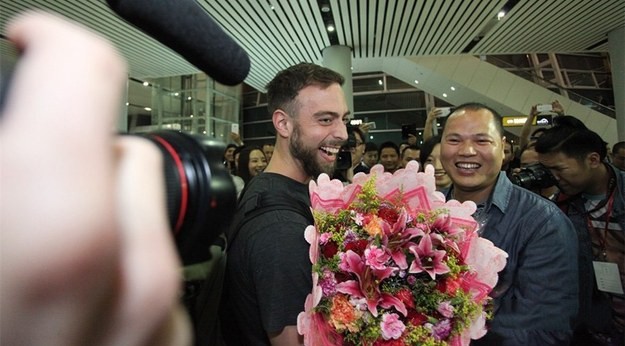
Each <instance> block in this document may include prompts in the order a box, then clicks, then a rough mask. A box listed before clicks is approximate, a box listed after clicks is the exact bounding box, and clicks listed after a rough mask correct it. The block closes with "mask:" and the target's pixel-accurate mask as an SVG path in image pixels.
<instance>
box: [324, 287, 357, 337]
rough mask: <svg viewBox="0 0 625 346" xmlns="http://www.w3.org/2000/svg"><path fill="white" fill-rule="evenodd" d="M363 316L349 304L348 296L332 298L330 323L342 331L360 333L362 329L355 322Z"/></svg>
mask: <svg viewBox="0 0 625 346" xmlns="http://www.w3.org/2000/svg"><path fill="white" fill-rule="evenodd" d="M361 316H362V311H360V310H356V308H355V307H354V306H353V305H352V304H350V303H349V301H348V300H347V296H345V295H343V294H337V295H335V296H334V297H333V298H332V308H331V309H330V323H332V325H333V326H334V328H336V330H338V331H341V330H344V329H346V328H347V329H348V330H349V331H350V332H358V330H359V329H360V328H359V327H358V325H357V324H356V323H354V322H357V320H358V319H359V318H360V317H361Z"/></svg>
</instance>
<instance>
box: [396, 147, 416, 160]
mask: <svg viewBox="0 0 625 346" xmlns="http://www.w3.org/2000/svg"><path fill="white" fill-rule="evenodd" d="M406 150H421V148H419V147H418V146H416V145H408V146H407V147H405V148H404V150H402V151H401V154H400V156H399V157H400V158H401V159H402V160H403V158H404V153H405V152H406Z"/></svg>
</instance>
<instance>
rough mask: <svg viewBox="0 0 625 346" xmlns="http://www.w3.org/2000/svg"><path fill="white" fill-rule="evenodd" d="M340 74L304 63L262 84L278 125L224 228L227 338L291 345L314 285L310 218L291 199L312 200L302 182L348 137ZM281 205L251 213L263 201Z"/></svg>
mask: <svg viewBox="0 0 625 346" xmlns="http://www.w3.org/2000/svg"><path fill="white" fill-rule="evenodd" d="M343 82H344V79H343V77H342V76H341V75H340V74H338V73H336V72H334V71H332V70H329V69H327V68H323V67H320V66H317V65H313V64H307V63H302V64H298V65H295V66H292V67H290V68H287V69H286V70H284V71H281V72H279V73H278V74H277V75H276V77H275V78H274V79H273V80H272V81H271V82H269V84H268V85H267V97H268V106H267V107H268V109H269V112H270V114H272V120H273V125H274V127H275V129H276V145H275V151H274V153H273V157H272V158H271V161H270V162H269V165H268V166H267V168H266V169H265V171H264V172H263V173H261V174H259V175H258V176H256V177H255V178H254V180H252V181H251V182H250V184H248V185H247V186H246V187H245V190H244V191H243V193H242V195H241V198H240V199H239V206H238V208H237V213H236V215H235V217H234V220H235V221H234V222H233V225H235V226H234V227H232V229H231V230H230V233H229V234H228V243H229V245H228V246H229V248H228V264H227V269H226V281H225V287H224V292H225V296H224V299H223V300H222V302H221V304H222V305H221V316H222V322H223V328H222V331H223V334H224V337H225V339H226V341H227V342H228V344H230V345H295V344H302V343H303V339H302V337H301V336H300V335H299V334H298V333H297V327H296V325H297V315H298V314H299V312H300V311H302V310H303V308H304V302H305V300H306V296H307V295H308V293H310V290H311V288H312V278H311V263H310V260H309V258H308V248H309V244H308V243H307V242H306V240H305V239H304V230H305V228H306V226H308V225H309V224H310V221H309V218H307V217H306V216H305V215H303V214H302V213H298V212H297V211H296V210H294V209H293V208H289V205H290V206H297V205H300V206H304V210H307V208H308V207H309V206H310V200H309V194H308V182H309V181H310V180H311V179H313V178H316V177H317V176H318V175H319V174H321V173H328V174H331V173H332V172H333V171H334V168H335V163H336V159H337V154H338V153H339V149H340V148H341V146H342V145H343V144H344V143H345V141H346V140H347V127H346V123H347V121H348V116H349V109H348V107H347V103H346V101H345V96H344V94H343V91H342V89H341V85H342V84H343ZM269 199H272V200H276V199H277V200H280V201H281V203H280V205H282V204H284V208H271V210H269V211H267V212H262V213H254V211H255V210H258V209H259V208H261V207H262V204H263V201H264V200H269Z"/></svg>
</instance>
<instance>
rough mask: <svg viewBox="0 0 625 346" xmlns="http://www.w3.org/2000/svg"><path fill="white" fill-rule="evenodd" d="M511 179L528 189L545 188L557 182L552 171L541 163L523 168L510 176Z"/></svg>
mask: <svg viewBox="0 0 625 346" xmlns="http://www.w3.org/2000/svg"><path fill="white" fill-rule="evenodd" d="M510 181H512V183H513V184H515V185H518V186H520V187H523V188H525V189H528V190H538V189H545V188H548V187H551V186H554V185H556V183H557V182H556V179H555V178H554V177H553V175H552V174H551V172H549V170H548V169H547V168H546V167H545V166H543V165H542V164H540V163H534V164H531V165H528V166H526V167H524V168H521V171H520V172H518V173H515V174H513V175H512V176H511V177H510Z"/></svg>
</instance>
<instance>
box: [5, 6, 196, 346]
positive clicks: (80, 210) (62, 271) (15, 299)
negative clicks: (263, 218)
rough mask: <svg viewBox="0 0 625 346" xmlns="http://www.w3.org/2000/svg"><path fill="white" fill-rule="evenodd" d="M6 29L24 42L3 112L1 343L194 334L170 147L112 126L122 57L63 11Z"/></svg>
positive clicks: (131, 341)
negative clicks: (183, 302)
mask: <svg viewBox="0 0 625 346" xmlns="http://www.w3.org/2000/svg"><path fill="white" fill-rule="evenodd" d="M6 36H7V37H8V39H9V40H11V41H12V42H13V43H15V45H16V46H17V47H19V49H20V51H21V53H22V55H21V59H20V61H19V63H18V65H17V68H16V70H15V74H14V76H13V80H12V85H11V89H10V90H9V93H8V96H7V97H8V98H7V99H6V102H5V105H4V108H3V110H2V119H1V121H2V122H1V126H0V131H1V135H0V140H1V144H0V147H1V148H2V154H1V155H0V160H1V162H2V169H1V176H0V177H1V181H0V185H1V186H2V192H1V195H0V196H1V197H0V198H1V203H2V209H1V210H0V220H1V223H2V227H1V230H2V231H1V232H2V233H1V234H2V242H1V245H0V250H1V251H0V252H1V255H0V256H1V261H2V268H1V274H2V275H1V277H2V280H1V283H0V305H1V306H2V314H1V317H0V318H1V320H0V329H1V330H2V334H1V337H0V343H1V344H3V345H4V344H6V345H102V344H110V345H185V344H188V343H189V336H190V334H189V328H188V321H187V319H186V318H185V315H184V313H183V310H182V308H181V307H179V306H178V304H177V300H178V299H177V294H178V289H179V284H180V280H179V279H180V278H179V272H178V268H179V262H178V259H177V256H176V251H175V249H174V246H173V243H172V241H171V237H170V234H169V233H170V230H169V227H168V222H167V218H166V211H165V209H166V208H165V200H164V191H163V189H164V183H163V177H162V174H161V173H159V172H161V167H162V166H161V165H162V162H161V157H160V155H159V153H158V150H157V149H156V147H155V146H153V145H152V144H148V143H149V142H148V141H147V140H145V139H139V138H129V137H123V138H122V137H117V136H114V135H113V134H112V133H111V132H110V131H107V129H112V128H113V125H114V123H115V119H116V116H117V114H118V112H119V107H118V105H119V104H120V102H121V95H122V93H123V91H124V84H125V80H126V78H127V75H126V68H125V64H124V62H123V61H122V59H121V57H120V56H119V55H118V54H117V53H116V52H115V50H114V49H113V48H112V46H111V45H110V44H109V43H108V42H106V41H104V40H103V39H101V38H99V37H97V36H96V35H94V34H92V33H90V32H88V31H87V30H85V29H84V28H80V27H78V26H76V25H72V24H69V23H67V22H65V21H64V20H61V19H59V18H57V17H54V16H51V15H46V14H41V13H28V14H25V15H22V16H20V17H19V18H16V19H15V20H14V21H12V22H11V23H10V24H9V25H8V26H7V31H6ZM85 109H90V110H91V113H90V114H88V115H86V114H85V113H84V110H85Z"/></svg>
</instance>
